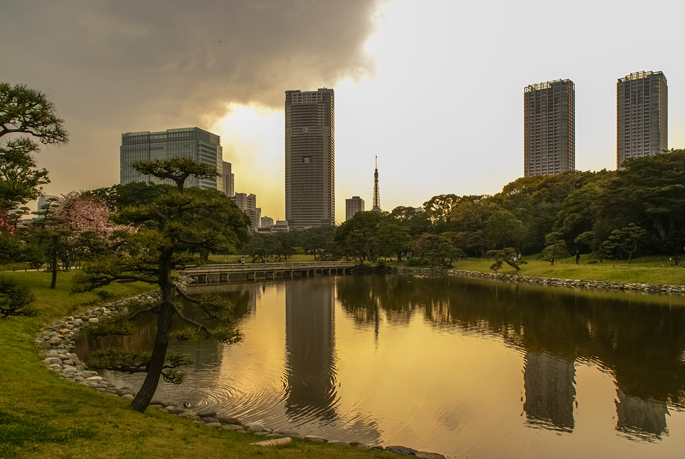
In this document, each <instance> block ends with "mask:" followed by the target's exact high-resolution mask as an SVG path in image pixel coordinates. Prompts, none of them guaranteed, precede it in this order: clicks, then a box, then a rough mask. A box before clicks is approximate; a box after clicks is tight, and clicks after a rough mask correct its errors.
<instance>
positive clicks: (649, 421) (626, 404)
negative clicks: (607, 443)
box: [615, 389, 669, 440]
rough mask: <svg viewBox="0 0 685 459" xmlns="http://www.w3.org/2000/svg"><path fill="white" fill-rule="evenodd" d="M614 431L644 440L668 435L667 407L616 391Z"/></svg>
mask: <svg viewBox="0 0 685 459" xmlns="http://www.w3.org/2000/svg"><path fill="white" fill-rule="evenodd" d="M616 394H617V395H618V400H616V401H615V403H616V414H617V416H618V421H617V422H616V430H618V431H620V432H623V433H626V434H629V435H634V436H637V437H640V438H642V439H644V440H649V439H653V438H661V435H663V434H668V428H667V427H666V415H667V414H669V413H668V406H667V405H666V403H665V402H658V401H655V400H643V399H641V398H640V397H635V396H633V395H628V394H626V393H625V392H623V391H622V390H621V389H616Z"/></svg>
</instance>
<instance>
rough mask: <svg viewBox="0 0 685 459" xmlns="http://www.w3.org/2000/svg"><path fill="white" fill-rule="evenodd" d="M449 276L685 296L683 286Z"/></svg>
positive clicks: (465, 273) (487, 275) (464, 274)
mask: <svg viewBox="0 0 685 459" xmlns="http://www.w3.org/2000/svg"><path fill="white" fill-rule="evenodd" d="M447 274H448V275H449V276H454V277H470V278H475V279H489V280H498V281H503V282H514V283H519V284H533V285H546V286H551V287H570V288H585V289H599V290H623V291H630V292H645V293H667V294H672V295H685V285H651V284H623V283H619V282H607V281H597V280H578V279H559V278H554V277H537V276H522V275H518V274H495V273H483V272H480V271H465V270H458V269H450V270H448V271H447Z"/></svg>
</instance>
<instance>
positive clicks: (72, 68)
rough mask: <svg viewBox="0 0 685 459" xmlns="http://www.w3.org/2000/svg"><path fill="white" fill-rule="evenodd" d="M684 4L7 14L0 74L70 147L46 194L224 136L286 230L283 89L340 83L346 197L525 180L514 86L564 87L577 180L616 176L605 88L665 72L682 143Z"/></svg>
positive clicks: (308, 3) (386, 200)
mask: <svg viewBox="0 0 685 459" xmlns="http://www.w3.org/2000/svg"><path fill="white" fill-rule="evenodd" d="M684 12H685V3H680V2H676V1H674V0H671V1H652V2H649V3H645V2H637V1H620V2H619V1H602V2H598V1H576V2H573V3H568V2H542V1H519V2H513V1H490V2H456V1H453V0H452V1H449V0H396V1H386V0H346V1H335V0H329V1H325V0H289V1H288V0H244V1H243V0H233V1H219V0H214V1H201V0H200V1H193V2H187V1H180V0H167V1H145V2H139V1H113V0H112V1H106V0H99V1H92V0H78V1H77V0H73V1H63V2H55V1H53V0H50V1H49V0H44V1H38V0H37V1H22V2H18V1H15V2H5V5H3V8H2V14H0V59H1V60H0V80H2V81H7V82H9V83H11V84H17V83H22V84H26V85H28V86H29V87H31V88H34V89H38V90H41V91H43V92H45V93H47V94H48V96H49V98H50V99H51V100H52V101H53V102H54V103H55V104H56V106H57V110H58V112H59V114H60V116H61V117H62V118H64V120H65V123H66V127H67V129H68V130H69V132H70V134H71V141H70V143H69V144H68V145H66V146H62V147H60V148H56V147H51V148H43V150H42V152H41V154H40V155H39V156H38V163H39V166H40V167H45V168H46V169H48V170H49V171H50V178H51V179H52V183H51V184H50V185H48V186H46V188H45V191H46V193H48V194H62V193H68V192H69V191H72V190H79V189H92V188H98V187H103V186H110V185H112V184H115V183H118V181H119V145H120V143H121V134H122V133H124V132H129V131H145V130H149V131H155V130H164V129H169V128H179V127H191V126H198V127H200V128H203V129H206V130H209V131H212V132H215V133H217V134H219V135H220V136H221V143H222V145H223V149H224V160H226V161H229V162H231V163H233V169H234V173H235V182H236V183H235V190H236V192H246V193H254V194H256V195H257V204H258V206H260V207H261V208H262V215H268V216H271V217H273V218H274V219H276V218H281V219H282V218H284V214H285V211H284V207H285V206H284V199H285V198H284V183H285V177H284V114H283V104H284V100H285V94H284V92H285V91H286V90H288V89H301V90H316V89H317V88H320V87H328V88H333V89H335V97H336V99H335V104H336V107H335V123H336V127H335V129H336V132H335V135H336V145H335V149H336V219H337V220H338V221H343V220H344V213H345V199H346V198H349V197H351V196H353V195H359V196H361V197H362V198H363V199H364V200H365V201H366V206H367V208H370V207H371V201H372V194H373V168H374V156H376V155H378V167H379V173H380V192H381V205H382V207H383V209H384V210H391V209H392V208H393V207H395V206H398V205H407V206H419V205H421V204H422V203H423V202H425V201H427V200H428V199H430V197H431V196H433V195H436V194H442V193H456V194H460V195H461V194H493V193H496V192H498V191H499V190H500V189H501V188H502V186H503V185H504V184H506V183H507V182H509V181H512V180H514V179H516V178H518V177H520V176H521V175H522V174H523V89H524V87H525V86H526V85H528V84H534V83H540V82H544V81H548V80H554V79H571V80H573V81H574V83H575V85H576V169H580V170H599V169H602V168H607V169H615V167H616V150H615V149H616V146H615V145H616V80H617V79H618V78H620V77H623V76H625V75H627V74H629V73H631V72H636V71H641V70H654V71H659V70H660V71H663V72H664V74H665V75H666V78H667V79H668V90H669V148H685V132H684V131H683V129H681V127H682V126H684V125H685V59H683V58H682V47H683V43H684V41H685V39H684V38H683V35H682V30H681V29H682V23H681V22H682V17H683V13H684Z"/></svg>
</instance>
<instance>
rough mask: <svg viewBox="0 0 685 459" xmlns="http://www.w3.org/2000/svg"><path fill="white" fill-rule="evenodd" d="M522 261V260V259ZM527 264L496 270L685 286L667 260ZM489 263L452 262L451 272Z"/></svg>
mask: <svg viewBox="0 0 685 459" xmlns="http://www.w3.org/2000/svg"><path fill="white" fill-rule="evenodd" d="M524 259H525V257H524ZM526 261H527V262H528V263H527V264H524V265H521V266H520V268H521V269H520V270H519V271H516V269H514V268H512V267H511V266H509V265H507V264H505V265H504V267H503V268H502V269H501V270H500V271H499V272H500V273H504V274H520V275H523V276H539V277H554V278H561V279H578V280H598V281H607V282H621V283H641V284H654V285H684V284H685V269H684V268H683V267H681V266H670V264H669V261H668V258H663V257H662V259H657V258H656V257H654V258H645V259H638V260H636V261H635V262H633V263H632V264H630V265H628V264H627V263H626V262H624V261H618V262H613V261H604V262H602V263H591V264H588V263H587V261H588V259H584V258H583V259H581V262H580V264H578V265H576V264H575V258H567V259H565V260H558V261H556V262H555V263H554V265H550V263H549V262H548V261H542V260H537V259H534V258H533V259H527V260H526ZM490 265H492V261H491V260H485V259H475V258H473V259H471V258H470V259H468V260H463V261H456V262H454V263H453V266H452V268H453V269H464V270H469V271H480V272H492V271H491V270H490Z"/></svg>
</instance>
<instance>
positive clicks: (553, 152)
mask: <svg viewBox="0 0 685 459" xmlns="http://www.w3.org/2000/svg"><path fill="white" fill-rule="evenodd" d="M575 92H576V89H575V85H574V84H573V81H571V80H554V81H548V82H546V83H540V84H534V85H530V86H526V88H525V89H524V92H523V170H524V175H525V176H526V177H532V176H534V175H552V174H558V173H560V172H564V171H568V170H573V169H575V167H576V158H575V154H576V147H575V142H576V134H575V112H576V108H575V107H576V103H575Z"/></svg>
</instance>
